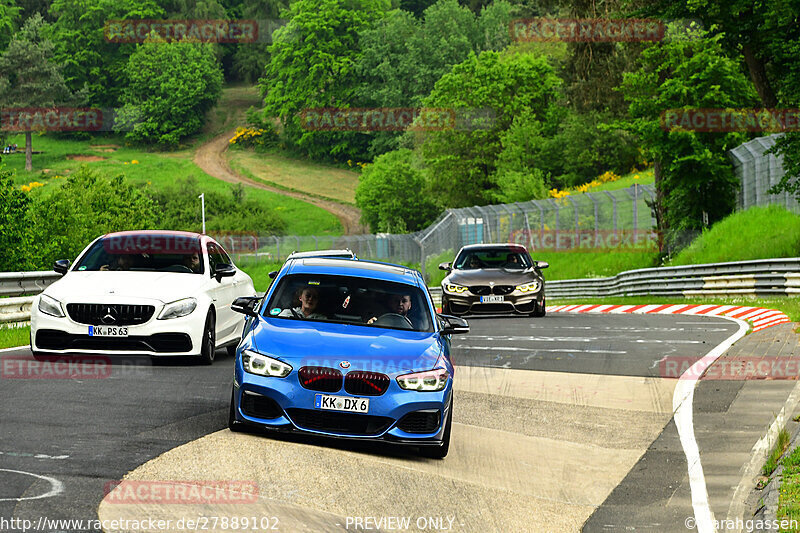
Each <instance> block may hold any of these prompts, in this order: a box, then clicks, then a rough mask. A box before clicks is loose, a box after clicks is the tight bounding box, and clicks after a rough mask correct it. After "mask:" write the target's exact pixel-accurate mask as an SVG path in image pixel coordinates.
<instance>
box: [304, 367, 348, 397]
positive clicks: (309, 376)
mask: <svg viewBox="0 0 800 533" xmlns="http://www.w3.org/2000/svg"><path fill="white" fill-rule="evenodd" d="M297 377H298V379H299V380H300V385H302V386H303V388H306V389H308V390H315V391H319V392H339V390H340V389H341V388H342V373H341V372H339V371H338V370H336V369H335V368H327V367H324V366H304V367H302V368H300V370H298V371H297Z"/></svg>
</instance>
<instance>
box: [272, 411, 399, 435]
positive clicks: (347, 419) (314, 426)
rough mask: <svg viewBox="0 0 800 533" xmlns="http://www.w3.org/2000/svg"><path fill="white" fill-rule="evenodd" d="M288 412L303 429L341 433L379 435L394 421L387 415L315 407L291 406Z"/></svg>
mask: <svg viewBox="0 0 800 533" xmlns="http://www.w3.org/2000/svg"><path fill="white" fill-rule="evenodd" d="M286 414H287V415H289V418H291V420H292V422H294V424H295V425H296V426H297V427H299V428H301V429H309V430H312V431H324V432H327V433H337V434H340V435H363V436H369V435H379V434H381V433H383V432H384V431H386V429H388V428H389V426H391V425H392V423H393V422H394V420H393V419H391V418H388V417H385V416H373V415H358V414H351V413H338V412H335V411H317V410H315V409H295V408H289V409H287V410H286Z"/></svg>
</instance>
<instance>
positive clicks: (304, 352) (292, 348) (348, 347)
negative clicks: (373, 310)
mask: <svg viewBox="0 0 800 533" xmlns="http://www.w3.org/2000/svg"><path fill="white" fill-rule="evenodd" d="M251 335H252V336H251V341H252V343H253V348H255V349H256V351H258V352H260V353H263V354H265V355H269V356H272V357H276V358H278V359H281V360H282V361H285V362H287V363H289V364H291V365H292V366H293V367H294V368H295V369H297V368H299V367H301V366H326V367H331V368H344V367H341V366H340V365H339V363H341V362H342V361H347V362H349V363H350V366H349V367H346V368H347V370H348V371H352V370H370V371H373V372H383V373H386V374H390V375H391V374H402V373H406V372H410V371H419V370H430V369H431V368H434V367H435V365H436V361H437V360H438V359H439V356H440V355H441V354H442V347H441V344H440V341H439V338H438V335H437V334H436V333H427V332H416V331H404V330H397V329H384V328H377V327H371V326H354V325H349V324H335V323H330V322H305V321H303V320H291V319H281V318H265V317H259V318H258V324H257V325H256V326H255V328H254V330H253V332H252V334H251Z"/></svg>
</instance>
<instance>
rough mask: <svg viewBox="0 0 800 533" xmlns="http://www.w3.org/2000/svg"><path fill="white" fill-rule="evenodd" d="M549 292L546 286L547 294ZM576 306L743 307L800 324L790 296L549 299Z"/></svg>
mask: <svg viewBox="0 0 800 533" xmlns="http://www.w3.org/2000/svg"><path fill="white" fill-rule="evenodd" d="M546 291H547V288H546V285H545V292H546ZM576 304H610V305H646V304H671V305H674V304H684V305H691V304H713V305H742V306H749V307H764V308H766V309H777V310H779V311H781V312H783V313H785V314H786V316H788V317H789V319H790V320H791V321H792V322H800V298H792V297H790V296H786V297H780V298H756V297H753V298H747V297H706V296H701V297H697V298H681V297H679V296H676V297H673V298H665V297H663V296H608V297H603V298H571V299H558V298H552V299H550V298H548V300H547V305H576Z"/></svg>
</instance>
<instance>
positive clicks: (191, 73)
mask: <svg viewBox="0 0 800 533" xmlns="http://www.w3.org/2000/svg"><path fill="white" fill-rule="evenodd" d="M126 73H127V76H128V80H129V85H128V88H127V89H126V91H125V93H124V95H123V98H122V100H123V102H124V103H125V105H124V106H123V108H122V109H121V110H120V113H119V115H118V117H117V126H116V127H117V128H118V130H120V131H127V130H130V131H128V133H127V134H126V138H127V139H130V140H133V141H141V142H146V143H154V144H157V145H159V146H162V147H169V148H172V147H175V146H177V145H178V143H179V142H180V140H181V139H183V138H184V137H187V136H189V135H192V134H193V133H196V132H198V131H200V128H201V127H202V126H203V123H204V121H205V115H206V112H207V111H209V110H210V109H211V108H212V107H213V106H214V105H215V104H216V102H217V99H218V98H219V96H220V94H221V93H222V81H223V79H222V69H221V68H220V66H219V64H218V63H217V59H216V57H215V56H214V50H213V48H212V47H211V46H210V45H208V44H202V43H191V42H186V41H182V42H179V43H163V42H158V40H156V39H148V41H147V42H145V43H144V44H143V45H141V46H139V47H138V48H137V49H136V52H134V53H133V54H131V57H130V58H129V60H128V66H127V69H126ZM131 128H132V129H131Z"/></svg>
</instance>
